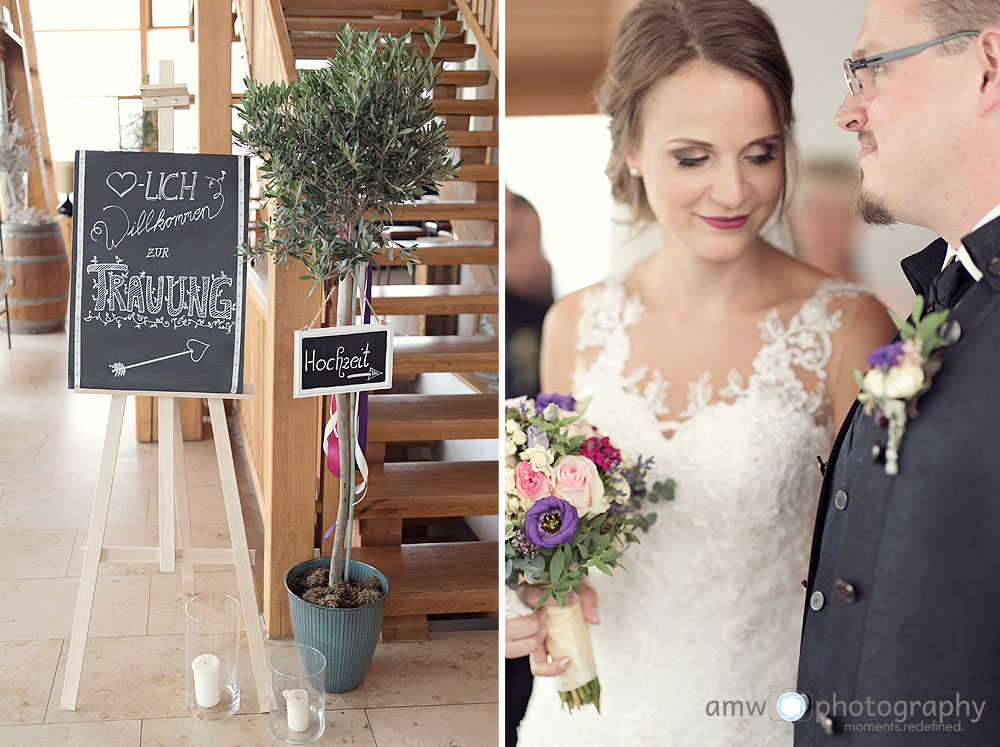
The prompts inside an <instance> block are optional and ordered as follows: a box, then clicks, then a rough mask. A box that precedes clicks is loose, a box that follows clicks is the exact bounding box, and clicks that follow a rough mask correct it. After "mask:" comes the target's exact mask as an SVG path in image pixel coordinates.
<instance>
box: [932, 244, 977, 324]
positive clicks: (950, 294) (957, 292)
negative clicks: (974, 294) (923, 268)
mask: <svg viewBox="0 0 1000 747" xmlns="http://www.w3.org/2000/svg"><path fill="white" fill-rule="evenodd" d="M974 282H975V281H974V280H973V279H972V275H970V274H969V271H968V270H966V269H965V267H963V266H962V263H961V262H960V261H959V259H958V257H956V258H955V259H953V260H952V261H951V263H950V264H949V265H948V266H947V267H945V268H944V270H942V271H941V272H940V273H938V275H937V277H935V278H934V279H933V280H932V281H931V287H930V288H929V289H928V290H927V305H928V308H929V309H931V310H932V311H941V310H943V309H950V308H951V307H952V306H954V305H955V304H956V303H957V302H958V299H959V298H961V297H962V294H963V293H965V291H967V290H968V289H969V288H970V287H971V286H972V284H973V283H974Z"/></svg>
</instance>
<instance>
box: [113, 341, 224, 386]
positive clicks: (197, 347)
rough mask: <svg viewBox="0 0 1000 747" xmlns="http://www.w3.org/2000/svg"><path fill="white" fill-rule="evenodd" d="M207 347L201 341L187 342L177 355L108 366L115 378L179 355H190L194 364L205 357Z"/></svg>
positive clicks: (172, 354)
mask: <svg viewBox="0 0 1000 747" xmlns="http://www.w3.org/2000/svg"><path fill="white" fill-rule="evenodd" d="M208 348H209V346H208V344H207V343H204V342H202V341H201V340H188V341H187V347H186V348H185V349H184V350H182V351H181V352H179V353H171V354H170V355H162V356H160V357H159V358H153V359H152V360H148V361H141V362H139V363H130V364H129V365H127V366H126V365H125V364H123V363H121V362H120V361H119V362H118V363H111V364H109V365H108V368H110V369H111V370H112V371H114V374H115V377H116V378H117V377H119V376H124V375H125V372H126V371H127V370H128V369H130V368H135V367H136V366H145V365H146V364H147V363H158V362H160V361H165V360H167V359H168V358H177V357H178V356H181V355H190V356H191V360H193V361H194V362H195V363H197V362H198V361H200V360H201V358H202V356H203V355H205V351H206V350H208Z"/></svg>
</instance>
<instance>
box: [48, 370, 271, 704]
mask: <svg viewBox="0 0 1000 747" xmlns="http://www.w3.org/2000/svg"><path fill="white" fill-rule="evenodd" d="M79 391H81V392H93V393H101V392H100V391H98V390H79ZM105 393H107V394H111V410H110V412H109V413H108V426H107V430H106V431H105V434H104V450H103V452H102V454H101V468H100V472H99V473H98V477H97V490H96V491H95V494H94V507H93V510H92V511H91V514H90V528H89V529H88V531H87V546H86V547H85V548H84V554H83V571H82V572H81V574H80V592H79V595H78V596H77V601H76V613H75V616H74V618H73V634H72V637H71V639H70V644H69V654H68V657H67V662H66V678H65V680H64V681H63V692H62V699H61V700H60V703H59V705H60V707H62V708H65V709H66V710H70V711H74V710H76V700H77V695H78V694H79V691H80V680H81V677H82V675H83V658H84V653H85V652H86V648H87V636H88V633H89V630H90V617H91V611H92V610H93V606H94V594H95V592H96V590H97V572H98V568H99V567H100V564H101V563H102V562H103V563H159V564H160V571H161V572H163V573H172V572H174V571H175V569H176V566H177V565H180V566H181V573H182V579H183V584H184V592H185V594H193V592H194V572H193V567H192V566H193V564H195V563H199V564H230V565H234V566H235V567H236V579H237V582H238V585H239V591H240V604H241V605H242V609H243V621H244V623H245V624H246V631H247V642H248V643H249V646H250V661H251V666H252V668H253V677H254V685H255V686H256V690H257V704H258V712H259V713H264V712H265V711H267V710H268V708H269V705H270V700H269V697H270V696H269V685H268V675H267V665H266V662H265V654H264V636H263V632H262V629H261V622H260V616H259V615H258V613H257V594H256V592H255V590H254V586H253V577H252V575H251V571H250V564H251V558H252V554H251V552H250V550H249V549H248V548H247V539H246V530H245V527H244V524H243V513H242V511H241V509H240V498H239V491H238V488H237V485H236V467H235V464H234V462H233V450H232V444H230V442H229V427H228V424H227V422H226V413H225V409H224V406H223V403H222V401H223V399H250V398H252V397H253V394H252V393H248V394H214V395H213V394H207V395H206V394H198V393H193V392H116V391H107V392H105ZM129 394H134V395H140V396H156V397H158V407H159V414H158V415H159V431H158V433H159V449H160V454H159V487H160V492H159V499H160V518H159V529H160V544H159V547H112V546H108V545H105V544H104V535H105V530H106V528H107V522H108V507H109V506H110V504H111V485H112V482H113V481H114V474H115V465H116V463H117V461H118V444H119V442H120V441H121V432H122V420H123V418H124V415H125V400H126V397H127V395H129ZM194 396H197V397H207V399H208V408H209V412H210V414H211V417H212V435H213V438H214V439H215V454H216V457H217V459H218V462H219V474H220V477H221V478H222V495H223V498H224V500H225V504H226V518H227V519H228V521H229V537H230V540H231V542H232V548H231V549H225V548H193V547H191V514H190V511H189V508H188V497H187V483H186V475H185V470H184V441H183V438H182V437H181V424H180V411H179V410H178V409H177V402H176V399H175V398H177V397H194ZM175 513H176V519H177V524H178V528H179V534H180V537H179V538H178V537H176V535H175V533H174V517H175ZM180 676H181V673H180V672H179V671H178V677H180Z"/></svg>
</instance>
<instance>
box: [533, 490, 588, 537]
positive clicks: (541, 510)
mask: <svg viewBox="0 0 1000 747" xmlns="http://www.w3.org/2000/svg"><path fill="white" fill-rule="evenodd" d="M579 521H580V516H579V514H577V512H576V507H575V506H574V505H573V504H572V503H568V502H567V501H564V500H563V499H562V498H556V497H555V496H554V495H550V496H549V497H548V498H542V499H540V500H537V501H535V504H534V505H533V506H532V507H531V508H529V509H528V512H527V513H526V514H525V515H524V531H525V534H527V535H528V541H529V542H531V543H532V544H535V545H538V546H539V547H556V546H558V545H562V544H565V543H566V542H569V541H570V540H571V539H572V538H573V535H574V534H575V533H576V525H577V524H578V523H579Z"/></svg>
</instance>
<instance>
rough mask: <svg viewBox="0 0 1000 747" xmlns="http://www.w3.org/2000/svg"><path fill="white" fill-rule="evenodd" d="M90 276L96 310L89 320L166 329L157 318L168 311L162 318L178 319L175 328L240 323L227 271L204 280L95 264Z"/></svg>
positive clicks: (227, 327)
mask: <svg viewBox="0 0 1000 747" xmlns="http://www.w3.org/2000/svg"><path fill="white" fill-rule="evenodd" d="M116 259H117V258H116ZM87 273H88V275H90V276H91V277H92V283H93V291H94V293H93V296H92V298H93V301H94V308H93V311H91V312H90V314H89V315H88V319H97V320H99V321H105V320H106V319H111V320H112V321H116V322H120V321H121V320H122V319H127V320H129V321H132V322H133V323H134V325H135V326H136V327H146V326H150V327H152V326H164V324H165V323H166V324H170V323H171V322H165V321H164V320H162V319H157V318H156V317H158V316H161V312H165V314H162V315H164V316H166V317H169V319H170V320H172V321H173V326H174V328H175V329H176V328H179V327H181V326H195V327H215V328H219V329H225V330H227V331H229V330H231V329H232V327H233V325H234V324H235V320H233V318H232V317H233V311H234V309H235V299H234V298H232V297H231V296H232V293H233V278H232V277H230V276H229V275H227V274H226V273H225V272H222V273H221V274H220V275H215V274H212V275H202V276H201V277H197V276H194V275H158V276H152V275H148V274H146V272H145V271H143V272H142V273H140V274H138V275H130V274H129V268H128V265H127V264H125V262H122V261H120V260H119V261H116V262H97V261H96V260H94V261H91V263H90V264H89V265H88V266H87ZM164 301H166V304H164ZM119 315H126V316H119ZM182 320H187V321H182ZM119 326H121V325H120V324H119Z"/></svg>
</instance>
